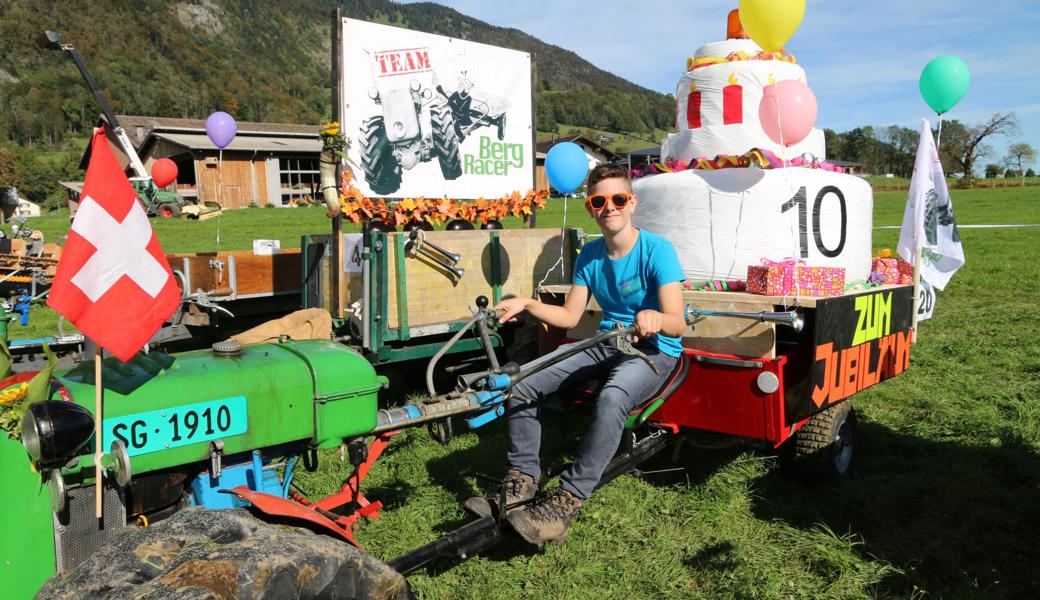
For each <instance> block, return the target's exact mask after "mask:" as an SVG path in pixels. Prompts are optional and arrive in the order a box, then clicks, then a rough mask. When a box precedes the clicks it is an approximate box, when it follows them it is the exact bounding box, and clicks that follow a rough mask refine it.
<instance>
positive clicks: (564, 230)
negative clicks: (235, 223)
mask: <svg viewBox="0 0 1040 600" xmlns="http://www.w3.org/2000/svg"><path fill="white" fill-rule="evenodd" d="M567 198H568V196H567V194H564V195H563V224H562V225H560V258H558V259H556V262H554V263H553V265H552V266H551V267H549V270H548V271H546V272H545V276H544V277H542V280H541V281H539V282H538V285H536V286H534V290H533V291H532V292H531V295H532V297H535V296H537V294H538V290H540V289H542V284H543V283H545V281H546V280H547V279H549V275H551V274H552V272H553V271H555V270H556V265H559V266H560V279H562V280H564V281H566V279H567V269H566V267H564V266H563V248H564V246H566V245H567V240H566V238H565V236H566V234H567Z"/></svg>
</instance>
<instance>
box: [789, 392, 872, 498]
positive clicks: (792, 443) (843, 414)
mask: <svg viewBox="0 0 1040 600" xmlns="http://www.w3.org/2000/svg"><path fill="white" fill-rule="evenodd" d="M855 441H856V409H854V408H852V403H851V402H842V403H841V404H836V405H834V406H832V407H830V408H828V409H827V410H824V411H822V412H819V413H816V414H815V415H814V416H813V417H812V418H810V419H809V422H807V423H806V424H805V425H803V426H802V428H801V429H799V430H798V431H797V432H795V434H794V436H792V439H791V440H789V441H788V442H787V444H785V446H787V447H786V448H785V449H784V450H783V451H782V452H781V455H780V458H781V460H782V462H783V463H784V466H785V467H786V468H787V470H788V471H789V472H790V473H792V474H793V475H795V476H797V477H799V478H801V479H805V480H806V481H833V480H836V479H839V478H841V477H844V476H846V475H848V474H849V473H850V472H851V471H852V466H853V459H854V458H855V455H854V453H853V450H854V448H855Z"/></svg>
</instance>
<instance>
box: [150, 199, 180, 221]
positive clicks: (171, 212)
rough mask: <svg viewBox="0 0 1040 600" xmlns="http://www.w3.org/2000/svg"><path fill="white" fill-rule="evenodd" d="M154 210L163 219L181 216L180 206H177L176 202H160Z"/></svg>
mask: <svg viewBox="0 0 1040 600" xmlns="http://www.w3.org/2000/svg"><path fill="white" fill-rule="evenodd" d="M156 212H157V214H158V215H159V216H160V217H162V218H164V219H176V218H177V217H179V216H181V207H179V206H177V205H176V204H171V203H169V202H166V203H164V204H160V205H159V210H158V211H156Z"/></svg>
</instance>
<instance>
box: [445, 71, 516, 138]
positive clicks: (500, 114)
mask: <svg viewBox="0 0 1040 600" xmlns="http://www.w3.org/2000/svg"><path fill="white" fill-rule="evenodd" d="M434 81H435V82H434V85H435V86H436V88H437V93H439V94H440V95H442V96H444V98H445V99H446V100H447V101H448V106H449V107H450V108H451V112H452V116H453V117H454V118H455V133H456V135H458V138H459V141H460V142H461V141H462V140H464V139H466V136H468V135H469V134H471V133H473V131H474V130H476V129H477V128H478V127H495V128H496V130H497V133H498V140H499V141H502V140H504V139H505V137H506V110H508V108H509V100H507V99H505V98H503V97H501V96H496V95H494V94H486V93H482V92H478V91H476V90H474V89H473V87H474V83H473V82H472V81H471V80H470V79H469V77H468V76H467V72H466V71H461V72H460V73H459V84H458V87H457V88H456V89H455V91H454V92H452V93H450V94H449V93H448V92H446V91H445V90H444V88H443V87H442V86H441V85H439V84H437V83H436V80H434Z"/></svg>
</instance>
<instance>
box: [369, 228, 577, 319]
mask: <svg viewBox="0 0 1040 600" xmlns="http://www.w3.org/2000/svg"><path fill="white" fill-rule="evenodd" d="M401 235H405V236H406V235H408V234H406V233H394V234H390V236H391V237H393V236H401ZM499 236H500V237H499V240H500V244H501V250H500V253H501V254H500V261H499V265H500V273H501V280H502V281H501V283H502V297H503V298H510V297H530V296H532V295H533V293H534V289H535V287H536V286H537V285H538V282H539V281H541V279H542V278H543V277H545V275H546V273H547V272H548V271H549V270H550V268H551V267H552V265H553V264H554V263H555V262H556V261H557V260H558V259H559V257H560V244H561V243H562V237H561V232H560V230H559V229H506V230H500V231H499ZM425 238H426V239H427V240H428V241H429V242H432V243H433V244H436V245H437V246H440V247H441V248H444V249H445V250H448V251H450V252H454V253H457V254H459V255H461V259H460V261H459V264H458V267H459V268H462V269H464V270H465V275H464V276H463V277H462V279H461V280H459V281H455V279H454V278H453V277H451V276H450V275H448V274H447V273H446V272H445V271H444V270H443V269H442V268H440V267H438V266H437V265H435V264H434V263H433V262H432V261H430V260H429V259H427V258H426V257H423V256H420V255H415V254H411V255H409V257H408V258H407V266H406V270H407V277H408V308H409V325H410V326H412V327H416V326H422V325H430V324H435V323H444V322H449V321H455V320H460V319H468V318H469V317H470V312H469V309H468V308H467V307H469V306H471V305H472V304H473V302H474V300H475V299H476V297H477V296H481V295H483V296H487V297H488V298H489V299H490V298H491V297H492V284H493V281H492V269H491V244H490V241H491V236H490V233H489V232H488V231H430V232H426V233H425ZM391 244H392V242H391ZM389 270H390V272H389V277H390V280H391V281H393V280H394V279H395V277H396V268H395V266H394V264H393V263H392V262H391V263H390V265H389ZM356 278H357V279H360V277H356ZM568 278H569V274H568ZM561 281H563V278H562V276H561V271H560V268H559V267H557V268H556V270H555V271H554V272H553V273H552V274H550V277H549V279H548V280H547V281H546V283H549V284H558V283H560V282H561ZM389 292H390V298H389V307H388V308H389V314H388V315H386V318H387V320H388V324H389V326H390V327H391V328H396V327H398V326H399V325H398V318H397V309H396V307H397V292H396V290H395V289H394V288H393V287H391V289H390V290H389ZM352 297H353V296H352Z"/></svg>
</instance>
